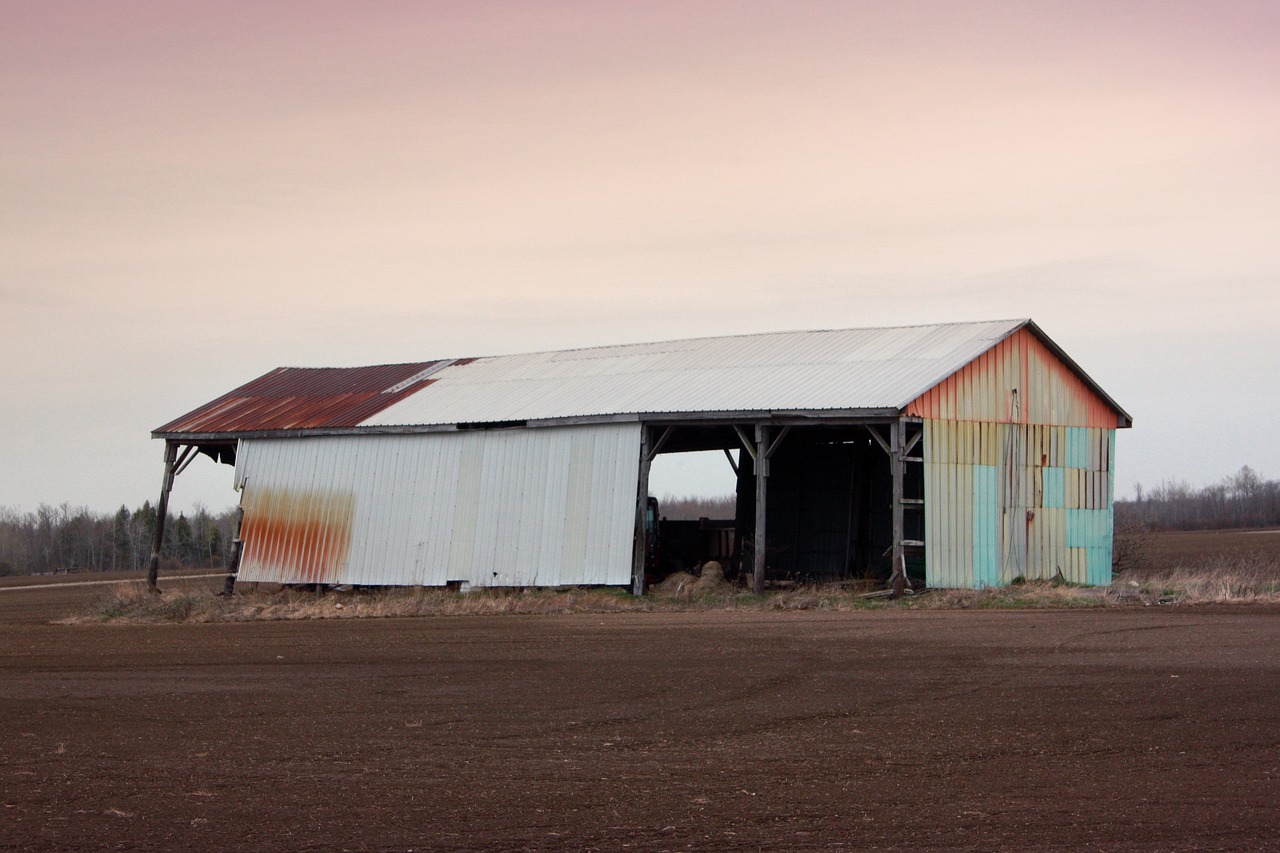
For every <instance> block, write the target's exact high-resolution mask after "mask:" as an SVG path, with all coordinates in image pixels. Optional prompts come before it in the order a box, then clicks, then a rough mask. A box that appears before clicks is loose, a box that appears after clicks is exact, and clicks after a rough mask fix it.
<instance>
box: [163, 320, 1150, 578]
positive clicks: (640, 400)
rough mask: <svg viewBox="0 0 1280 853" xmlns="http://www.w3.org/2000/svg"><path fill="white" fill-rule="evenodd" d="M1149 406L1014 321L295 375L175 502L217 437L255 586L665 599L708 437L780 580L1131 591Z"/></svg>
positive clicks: (256, 385) (252, 393)
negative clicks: (1122, 471)
mask: <svg viewBox="0 0 1280 853" xmlns="http://www.w3.org/2000/svg"><path fill="white" fill-rule="evenodd" d="M1131 423H1132V419H1131V418H1130V416H1129V415H1128V414H1127V413H1126V412H1125V411H1124V410H1123V409H1121V408H1120V407H1119V406H1118V405H1117V404H1116V403H1115V402H1114V401H1113V400H1112V399H1111V398H1110V397H1109V396H1108V395H1107V394H1106V393H1105V392H1104V391H1103V390H1102V389H1101V388H1100V387H1098V385H1097V384H1096V383H1095V382H1094V381H1093V380H1092V379H1090V378H1089V376H1088V375H1087V374H1085V372H1084V371H1083V370H1082V369H1081V368H1080V367H1079V366H1078V365H1077V364H1076V363H1075V362H1074V361H1072V360H1071V358H1070V357H1069V356H1068V355H1067V354H1066V353H1065V352H1064V351H1063V350H1062V349H1061V348H1060V347H1059V346H1058V345H1057V344H1055V343H1054V342H1053V341H1052V340H1051V339H1050V338H1049V337H1048V336H1047V335H1046V334H1045V333H1044V332H1043V331H1042V330H1041V329H1040V327H1039V326H1037V325H1036V324H1035V323H1034V322H1032V321H1030V320H1003V321H992V322H966V323H948V324H935V325H917V326H903V327H895V328H862V329H842V330H831V331H804V332H780V333H771V334H758V335H743V336H732V337H710V338H697V339H689V340H677V341H664V342H658V343H647V344H625V345H619V346H604V347H593V348H588V349H573V350H562V351H551V352H538V353H527V354H521V355H502V356H492V357H480V358H458V359H444V360H435V361H424V362H416V363H409V364H393V365H379V366H373V367H357V368H279V369H277V370H273V371H271V372H270V373H267V374H266V375H264V376H262V377H259V378H258V379H255V380H253V381H252V382H249V383H248V384H246V385H243V386H241V387H239V388H237V389H235V390H233V391H231V392H229V393H227V394H225V395H223V396H221V397H219V398H218V399H216V400H213V401H212V402H210V403H207V404H206V405H203V406H200V407H199V408H197V409H195V410H194V411H192V412H189V413H188V414H186V415H183V416H182V417H180V418H177V419H176V420H173V421H171V422H169V423H167V424H165V425H164V426H162V427H160V428H158V429H156V430H155V431H153V433H152V436H153V438H156V439H160V440H163V441H164V442H165V470H164V485H163V488H162V492H161V498H160V503H161V505H162V506H167V502H168V497H169V492H170V489H171V488H172V485H173V482H174V477H175V476H176V475H177V474H178V473H180V472H181V470H182V469H183V468H184V467H185V466H186V465H187V464H189V463H190V461H191V460H192V459H193V458H195V454H197V453H203V454H206V455H208V456H210V457H212V458H213V459H215V460H217V461H219V462H224V463H227V464H231V465H234V466H235V477H234V483H235V488H236V489H237V490H238V491H239V493H240V507H241V510H242V521H241V533H240V540H241V543H242V546H241V549H240V552H239V570H238V571H239V575H238V576H239V579H240V580H242V581H269V582H281V583H322V584H368V585H404V586H443V585H447V584H453V583H458V584H463V583H465V584H470V585H472V586H502V587H512V586H515V587H532V586H552V587H555V586H570V585H629V586H630V587H632V589H633V590H634V591H635V592H637V593H641V592H643V591H644V589H645V584H646V582H652V581H653V580H654V576H655V572H660V571H661V567H657V568H655V566H654V565H653V563H652V560H650V559H647V557H650V556H651V555H650V554H648V552H649V550H650V548H649V547H647V545H646V542H647V541H648V538H649V536H650V534H649V533H648V532H647V530H648V528H649V526H650V525H649V524H648V523H647V521H646V514H647V509H648V504H649V501H648V490H649V484H648V481H649V471H650V466H651V464H652V462H653V460H654V458H655V457H656V456H658V455H659V454H663V453H686V452H693V451H716V452H723V454H724V456H725V464H726V465H730V466H733V470H734V471H735V472H736V482H737V501H736V514H735V515H736V517H735V519H734V523H733V528H734V537H733V551H734V554H733V557H732V559H733V560H734V561H735V566H734V567H735V569H736V570H737V571H739V572H740V573H742V574H743V575H746V576H748V577H749V578H750V579H751V582H752V584H753V585H754V587H755V588H756V589H757V590H759V589H763V588H764V586H765V585H766V583H768V582H770V581H772V580H777V579H786V578H793V579H795V578H803V579H811V580H828V579H839V578H847V577H878V578H880V579H882V580H887V581H893V582H897V583H903V582H905V581H906V580H907V579H909V578H914V579H918V581H923V582H924V583H926V584H927V585H928V586H930V587H983V586H992V585H999V584H1007V583H1010V582H1012V581H1014V580H1015V579H1017V578H1025V579H1042V578H1043V579H1047V578H1053V577H1056V576H1061V577H1063V578H1065V579H1066V580H1069V581H1073V582H1077V583H1082V584H1106V583H1109V582H1110V580H1111V537H1112V495H1113V473H1114V470H1115V468H1114V460H1115V431H1116V430H1117V429H1119V428H1126V427H1129V426H1130V425H1131ZM163 517H164V512H163V510H162V511H161V518H163ZM161 536H162V532H161V531H157V543H158V542H159V541H160V539H161ZM156 551H157V553H156V554H153V559H152V573H151V579H152V582H153V583H154V579H155V570H156V565H157V563H158V548H157V549H156Z"/></svg>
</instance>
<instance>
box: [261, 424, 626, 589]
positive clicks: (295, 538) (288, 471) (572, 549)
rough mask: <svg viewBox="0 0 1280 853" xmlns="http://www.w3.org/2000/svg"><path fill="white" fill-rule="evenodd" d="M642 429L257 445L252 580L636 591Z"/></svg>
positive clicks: (358, 438)
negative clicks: (632, 587)
mask: <svg viewBox="0 0 1280 853" xmlns="http://www.w3.org/2000/svg"><path fill="white" fill-rule="evenodd" d="M639 453H640V427H639V425H638V424H606V425H593V426H578V427H557V428H547V429H511V430H490V431H475V432H457V433H434V434H425V435H396V436H373V435H364V436H342V437H324V438H292V439H247V440H243V441H241V442H240V450H239V454H238V456H237V461H236V486H237V488H241V489H242V490H243V491H242V495H241V504H242V506H243V507H244V510H245V527H244V529H245V550H244V554H243V556H242V559H241V565H240V577H241V579H242V580H245V581H275V582H286V583H306V582H324V583H357V584H390V585H404V586H416V585H425V586H438V585H442V584H444V583H446V582H448V581H453V580H460V581H468V582H470V583H471V584H473V585H475V586H561V585H568V584H625V583H628V582H629V581H630V578H631V550H632V542H633V526H634V523H635V506H636V489H637V485H638V475H639Z"/></svg>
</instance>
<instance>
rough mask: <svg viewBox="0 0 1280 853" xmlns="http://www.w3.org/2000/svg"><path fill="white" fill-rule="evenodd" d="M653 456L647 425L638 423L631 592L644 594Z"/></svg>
mask: <svg viewBox="0 0 1280 853" xmlns="http://www.w3.org/2000/svg"><path fill="white" fill-rule="evenodd" d="M652 462H653V456H652V455H651V454H650V452H649V427H647V426H645V425H644V424H641V425H640V476H639V478H638V479H639V484H638V486H637V489H636V493H637V494H636V544H635V550H634V551H633V552H632V555H631V592H632V593H633V594H635V595H644V564H645V557H646V556H647V555H648V553H649V531H648V524H647V523H646V521H647V516H648V514H649V467H650V465H651V464H652Z"/></svg>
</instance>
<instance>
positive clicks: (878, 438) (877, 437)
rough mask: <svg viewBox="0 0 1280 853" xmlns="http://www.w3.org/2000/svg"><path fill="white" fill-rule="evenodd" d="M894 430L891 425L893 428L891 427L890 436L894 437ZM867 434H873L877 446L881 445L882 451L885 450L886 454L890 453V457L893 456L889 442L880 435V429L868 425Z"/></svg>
mask: <svg viewBox="0 0 1280 853" xmlns="http://www.w3.org/2000/svg"><path fill="white" fill-rule="evenodd" d="M892 429H893V427H892V425H891V426H890V435H892ZM867 432H869V433H871V437H872V438H874V439H875V440H876V444H878V445H880V449H881V450H883V451H884V452H885V453H888V454H889V455H890V456H892V455H893V451H892V450H891V449H890V448H889V442H887V441H885V440H884V436H882V435H881V434H880V431H879V430H878V429H876V428H875V427H873V426H871V425H870V424H868V425H867Z"/></svg>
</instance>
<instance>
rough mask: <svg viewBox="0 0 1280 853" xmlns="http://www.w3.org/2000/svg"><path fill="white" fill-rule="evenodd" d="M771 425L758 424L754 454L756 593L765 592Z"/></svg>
mask: <svg viewBox="0 0 1280 853" xmlns="http://www.w3.org/2000/svg"><path fill="white" fill-rule="evenodd" d="M768 448H769V427H767V426H765V425H764V424H756V452H755V453H754V454H752V455H753V457H754V459H755V462H756V531H755V537H754V542H755V547H754V548H753V554H752V557H753V562H754V565H753V567H752V577H751V589H752V591H753V592H755V594H756V595H760V594H762V593H763V592H764V569H765V560H764V556H765V548H766V547H768V539H767V537H766V533H767V531H766V530H765V518H766V510H767V506H766V505H765V501H766V500H767V499H768V495H769V488H768V483H769V454H768Z"/></svg>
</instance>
